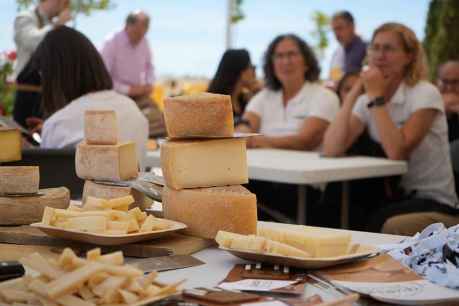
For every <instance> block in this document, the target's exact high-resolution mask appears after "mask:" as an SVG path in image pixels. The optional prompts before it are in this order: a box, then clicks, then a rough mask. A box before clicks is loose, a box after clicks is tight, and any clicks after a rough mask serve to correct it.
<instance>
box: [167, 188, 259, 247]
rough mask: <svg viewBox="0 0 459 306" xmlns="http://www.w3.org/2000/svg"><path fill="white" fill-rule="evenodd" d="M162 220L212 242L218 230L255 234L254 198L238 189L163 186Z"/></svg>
mask: <svg viewBox="0 0 459 306" xmlns="http://www.w3.org/2000/svg"><path fill="white" fill-rule="evenodd" d="M163 207H164V208H163V209H164V218H166V219H170V220H176V221H179V222H182V223H185V224H186V225H187V227H188V228H187V229H186V232H187V233H188V234H190V235H193V236H199V237H202V238H209V239H214V238H215V236H216V234H217V232H218V231H219V230H223V231H229V232H233V233H238V234H255V233H256V231H257V199H256V196H255V195H254V194H253V193H251V192H250V191H248V190H247V189H245V188H244V187H242V186H226V187H213V188H196V189H183V190H180V191H177V190H174V189H171V188H168V187H164V189H163Z"/></svg>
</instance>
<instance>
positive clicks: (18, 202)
mask: <svg viewBox="0 0 459 306" xmlns="http://www.w3.org/2000/svg"><path fill="white" fill-rule="evenodd" d="M40 193H42V194H43V195H41V196H31V197H0V225H23V224H31V223H34V222H39V221H41V218H42V216H43V211H44V210H45V207H46V206H49V207H53V208H67V207H68V206H69V203H70V191H69V190H68V189H67V188H65V187H59V188H48V189H40Z"/></svg>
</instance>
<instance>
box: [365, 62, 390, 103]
mask: <svg viewBox="0 0 459 306" xmlns="http://www.w3.org/2000/svg"><path fill="white" fill-rule="evenodd" d="M360 76H361V78H362V81H363V85H364V86H365V91H366V93H367V95H368V97H369V98H370V100H373V99H374V98H376V97H382V96H384V91H385V88H386V80H385V79H384V76H383V74H382V72H381V70H380V69H379V68H377V67H369V68H368V69H366V70H363V71H362V73H361V74H360Z"/></svg>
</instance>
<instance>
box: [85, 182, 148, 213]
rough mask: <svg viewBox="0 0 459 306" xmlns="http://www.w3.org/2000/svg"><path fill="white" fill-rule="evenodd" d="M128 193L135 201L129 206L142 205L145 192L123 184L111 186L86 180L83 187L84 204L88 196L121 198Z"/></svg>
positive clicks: (108, 198) (107, 198)
mask: <svg viewBox="0 0 459 306" xmlns="http://www.w3.org/2000/svg"><path fill="white" fill-rule="evenodd" d="M128 195H132V196H133V197H134V200H135V203H134V204H131V205H130V206H129V207H131V208H134V207H136V206H142V204H143V203H144V201H145V196H144V194H143V193H141V192H139V191H137V190H135V189H133V188H131V187H123V186H110V185H104V184H97V183H94V182H92V181H85V182H84V187H83V197H82V198H83V204H84V203H86V200H87V198H88V197H95V198H100V199H106V200H110V199H115V198H121V197H125V196H128Z"/></svg>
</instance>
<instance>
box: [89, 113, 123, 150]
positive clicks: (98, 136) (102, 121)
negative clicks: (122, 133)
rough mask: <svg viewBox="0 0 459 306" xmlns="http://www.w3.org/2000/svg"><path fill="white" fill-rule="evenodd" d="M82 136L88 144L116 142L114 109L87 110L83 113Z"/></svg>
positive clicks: (110, 143)
mask: <svg viewBox="0 0 459 306" xmlns="http://www.w3.org/2000/svg"><path fill="white" fill-rule="evenodd" d="M84 138H85V140H86V143H88V144H96V145H115V144H117V143H118V122H117V120H116V113H115V111H114V110H87V111H85V113H84Z"/></svg>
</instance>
